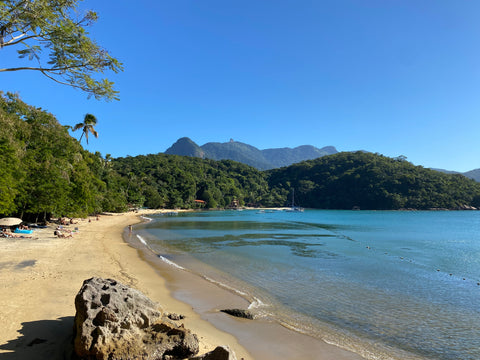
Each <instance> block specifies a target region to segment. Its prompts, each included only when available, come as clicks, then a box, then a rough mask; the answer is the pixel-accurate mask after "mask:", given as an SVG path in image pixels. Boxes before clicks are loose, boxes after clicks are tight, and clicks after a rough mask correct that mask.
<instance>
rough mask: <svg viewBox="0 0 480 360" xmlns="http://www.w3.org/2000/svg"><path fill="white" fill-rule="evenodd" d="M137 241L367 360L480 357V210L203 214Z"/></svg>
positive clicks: (165, 224) (167, 223) (260, 311)
mask: <svg viewBox="0 0 480 360" xmlns="http://www.w3.org/2000/svg"><path fill="white" fill-rule="evenodd" d="M151 218H152V220H153V221H150V222H147V223H144V224H142V225H139V226H137V227H136V233H137V234H138V236H139V237H140V239H141V240H142V241H143V242H145V243H146V244H147V245H148V247H150V248H151V250H152V251H153V252H155V253H156V254H158V258H159V260H162V261H165V262H168V263H169V264H171V265H172V266H176V267H180V268H183V269H185V270H186V271H190V272H193V273H196V274H198V275H199V276H202V277H203V278H205V279H207V280H209V281H211V282H214V283H217V284H219V285H221V286H223V287H225V288H228V289H230V290H231V291H233V292H235V293H237V294H239V295H240V296H242V297H244V298H245V299H247V300H248V301H249V303H250V307H249V308H250V310H251V311H253V312H254V313H256V314H257V316H259V317H262V318H265V319H268V320H271V321H276V322H278V323H281V324H282V325H284V326H287V327H289V328H291V329H294V330H295V331H299V332H304V333H309V334H311V335H313V336H315V337H318V338H321V339H323V340H325V341H327V342H329V343H333V344H337V345H340V346H342V347H344V348H346V349H349V350H353V351H356V352H358V353H361V354H362V355H363V356H365V357H367V358H371V359H378V358H392V359H437V360H443V359H445V360H446V359H449V360H451V359H462V360H469V359H471V360H473V359H480V308H479V299H480V212H478V211H471V212H467V211H330V210H305V212H284V211H257V210H244V211H204V212H187V213H179V214H178V215H176V216H165V215H154V216H152V217H151Z"/></svg>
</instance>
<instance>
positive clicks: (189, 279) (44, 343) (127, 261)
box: [0, 211, 361, 360]
mask: <svg viewBox="0 0 480 360" xmlns="http://www.w3.org/2000/svg"><path fill="white" fill-rule="evenodd" d="M151 213H152V211H143V212H141V213H139V214H136V213H124V214H110V215H102V216H101V217H100V220H99V221H96V220H95V218H92V219H91V220H92V221H91V222H88V221H87V220H86V219H84V220H81V221H80V222H79V223H78V224H75V225H70V226H69V227H68V228H71V229H73V228H75V227H78V229H79V231H78V232H76V233H75V234H74V236H73V238H66V239H59V238H57V237H55V236H54V235H53V231H54V228H53V227H49V228H48V229H40V230H35V231H34V234H33V237H34V238H32V239H29V238H24V239H22V238H19V239H5V238H1V239H0V248H1V250H0V253H1V254H2V256H1V260H0V324H2V330H1V331H0V358H2V359H6V360H13V359H41V360H42V359H61V358H64V355H65V354H66V353H68V350H69V349H68V346H67V345H68V343H69V341H70V339H71V336H72V328H73V317H74V316H75V306H74V298H75V295H76V294H77V292H78V290H79V289H80V287H81V285H82V282H83V280H85V279H88V278H90V277H92V276H99V277H106V278H113V279H116V280H118V281H120V282H123V283H125V284H127V285H129V286H132V287H134V288H136V289H138V290H140V291H142V292H144V293H145V294H146V295H147V296H149V297H150V298H151V299H152V300H154V301H156V302H158V303H159V304H161V307H162V308H164V309H165V310H167V311H169V312H175V313H180V314H184V315H186V319H185V321H184V323H185V327H187V328H189V329H191V330H192V331H193V332H194V333H196V334H197V335H198V338H199V340H200V353H204V352H207V351H210V350H212V349H213V348H214V347H216V346H217V345H228V346H230V348H232V349H233V350H234V352H235V354H236V356H237V359H239V360H240V359H242V358H243V359H245V360H248V359H254V358H255V359H262V360H263V359H320V360H330V359H332V360H333V359H351V360H356V359H361V357H360V356H358V355H356V354H353V353H350V352H347V351H344V350H342V349H340V348H338V347H335V346H331V345H328V344H326V343H324V342H322V341H319V340H316V339H313V338H310V337H308V336H304V335H300V334H298V333H295V332H293V331H290V330H288V329H285V328H283V327H281V326H280V325H277V324H271V323H268V322H263V321H261V320H260V321H257V320H254V321H251V320H244V319H236V318H232V317H230V316H229V315H226V314H223V313H220V312H218V310H219V309H220V308H225V307H229V308H231V307H246V306H248V304H246V302H245V300H243V299H241V298H240V297H238V296H235V295H234V294H232V293H230V292H228V291H226V290H224V289H221V288H219V287H217V286H215V285H213V284H211V283H209V282H207V281H206V280H203V279H201V278H199V277H198V276H196V275H194V274H191V273H188V272H185V271H181V270H178V269H173V268H172V267H171V266H169V265H167V264H163V265H162V264H159V262H158V261H155V260H156V259H155V256H154V254H152V253H150V252H148V251H146V250H145V248H142V246H141V244H139V243H137V244H136V245H135V244H133V246H134V247H132V246H131V245H129V244H127V243H126V242H124V240H123V237H122V236H123V235H126V236H128V231H127V230H125V229H126V227H127V226H128V225H130V224H135V223H138V222H139V221H140V219H139V218H138V215H148V214H151ZM172 294H173V296H172ZM178 299H180V300H182V301H180V300H178Z"/></svg>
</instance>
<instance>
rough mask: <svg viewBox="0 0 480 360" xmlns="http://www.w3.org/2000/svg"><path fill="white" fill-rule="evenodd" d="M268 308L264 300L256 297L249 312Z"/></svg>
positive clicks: (249, 307)
mask: <svg viewBox="0 0 480 360" xmlns="http://www.w3.org/2000/svg"><path fill="white" fill-rule="evenodd" d="M266 306H267V304H265V303H264V302H263V301H262V300H260V299H258V298H256V297H254V298H253V301H252V302H251V303H250V305H249V306H248V310H252V309H258V308H261V307H266Z"/></svg>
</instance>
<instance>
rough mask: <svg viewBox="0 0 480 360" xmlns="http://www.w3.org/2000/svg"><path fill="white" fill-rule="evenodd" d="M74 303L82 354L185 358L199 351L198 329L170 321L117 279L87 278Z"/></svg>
mask: <svg viewBox="0 0 480 360" xmlns="http://www.w3.org/2000/svg"><path fill="white" fill-rule="evenodd" d="M75 308H76V314H75V325H74V351H75V354H76V356H77V358H79V359H85V360H86V359H88V360H107V359H116V360H127V359H128V360H130V359H138V360H140V359H142V360H154V359H155V360H156V359H164V358H169V359H183V358H188V357H192V356H193V355H195V354H196V353H198V348H199V344H198V339H197V336H196V335H195V334H192V333H191V331H190V330H187V329H185V328H184V327H183V324H182V325H180V326H177V325H176V324H175V323H173V322H172V321H171V320H169V319H168V317H167V316H166V315H165V314H163V312H162V311H161V309H160V308H159V306H158V304H156V303H155V302H153V301H152V300H150V299H149V298H148V297H147V296H145V295H144V294H143V293H141V292H140V291H138V290H135V289H132V288H130V287H128V286H126V285H123V284H121V283H119V282H117V281H115V280H112V279H102V278H91V279H88V280H85V281H84V282H83V285H82V288H81V289H80V291H79V292H78V294H77V296H76V297H75Z"/></svg>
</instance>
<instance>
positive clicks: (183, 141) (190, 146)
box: [165, 137, 205, 158]
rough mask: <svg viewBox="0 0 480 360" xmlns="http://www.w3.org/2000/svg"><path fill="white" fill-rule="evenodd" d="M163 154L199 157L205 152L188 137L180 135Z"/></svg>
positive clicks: (203, 155)
mask: <svg viewBox="0 0 480 360" xmlns="http://www.w3.org/2000/svg"><path fill="white" fill-rule="evenodd" d="M165 154H170V155H182V156H192V157H199V158H203V157H205V152H204V151H203V150H202V148H201V147H200V146H198V145H197V144H196V143H195V142H193V141H192V140H191V139H190V138H188V137H182V138H180V139H178V140H177V141H176V142H175V144H173V145H172V146H170V147H169V148H168V149H167V150H166V151H165Z"/></svg>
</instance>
